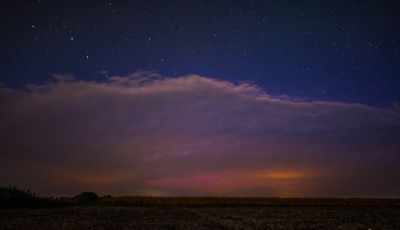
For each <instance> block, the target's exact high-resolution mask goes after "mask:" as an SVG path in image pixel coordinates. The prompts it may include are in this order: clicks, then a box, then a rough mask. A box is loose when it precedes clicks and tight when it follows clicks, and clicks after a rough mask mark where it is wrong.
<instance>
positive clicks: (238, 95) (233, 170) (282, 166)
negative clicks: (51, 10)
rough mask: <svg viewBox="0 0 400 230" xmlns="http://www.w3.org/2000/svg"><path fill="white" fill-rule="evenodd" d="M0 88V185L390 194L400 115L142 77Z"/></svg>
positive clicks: (396, 186)
mask: <svg viewBox="0 0 400 230" xmlns="http://www.w3.org/2000/svg"><path fill="white" fill-rule="evenodd" d="M54 78H55V79H56V81H55V82H47V83H45V84H43V85H33V84H32V85H27V89H26V90H18V89H11V88H7V87H5V86H4V85H3V86H2V88H0V111H1V113H0V140H1V141H0V159H1V160H0V178H1V181H0V182H1V185H11V184H12V185H18V186H21V187H25V188H30V189H32V190H33V191H37V192H39V193H42V194H53V195H54V194H57V195H71V194H76V193H78V192H81V191H84V190H93V191H96V192H99V193H103V194H104V193H111V194H114V195H121V194H125V195H134V194H142V195H143V194H145V195H146V194H147V195H225V196H229V195H231V196H379V197H382V196H385V197H393V196H398V195H399V194H400V182H399V181H400V167H398V165H400V113H399V110H398V109H397V108H389V109H379V108H373V107H369V106H366V105H360V104H347V103H340V102H328V101H300V100H291V99H290V98H289V97H275V96H271V95H269V94H267V93H265V92H264V91H263V90H262V89H260V88H258V87H257V86H254V85H248V84H234V83H231V82H228V81H219V80H216V79H212V78H206V77H202V76H197V75H189V76H183V77H179V78H165V77H161V76H159V75H158V74H156V73H153V72H138V73H134V74H132V75H130V76H126V77H120V76H113V77H109V81H108V82H92V81H82V80H75V78H74V77H73V76H70V75H54Z"/></svg>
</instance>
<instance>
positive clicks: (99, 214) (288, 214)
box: [0, 206, 400, 230]
mask: <svg viewBox="0 0 400 230" xmlns="http://www.w3.org/2000/svg"><path fill="white" fill-rule="evenodd" d="M0 229H277V230H283V229H292V230H294V229H297V230H299V229H307V230H312V229H324V230H329V229H335V230H337V229H346V230H356V229H365V230H368V229H372V230H376V229H385V230H391V229H393V230H395V229H396V230H398V229H400V209H399V208H397V207H193V208H192V207H104V206H82V207H70V208H52V209H11V210H0Z"/></svg>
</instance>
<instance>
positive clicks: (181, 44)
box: [0, 0, 400, 107]
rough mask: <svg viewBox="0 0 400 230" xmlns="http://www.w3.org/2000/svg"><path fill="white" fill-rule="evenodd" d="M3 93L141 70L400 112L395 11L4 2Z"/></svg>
mask: <svg viewBox="0 0 400 230" xmlns="http://www.w3.org/2000/svg"><path fill="white" fill-rule="evenodd" d="M0 4H1V5H0V12H1V23H0V25H1V27H0V30H1V33H2V34H3V36H1V38H0V39H1V41H0V55H1V56H0V69H1V70H2V75H1V79H0V81H1V82H3V83H5V84H6V85H8V86H10V87H21V86H23V85H25V84H27V83H43V82H44V81H48V80H51V79H52V78H51V75H52V74H55V73H57V74H64V73H71V74H73V75H75V76H76V77H77V78H78V79H83V80H95V81H104V80H107V79H106V77H105V75H104V74H99V72H100V71H101V70H107V71H108V72H109V73H108V74H107V76H112V75H120V76H124V75H127V74H129V73H133V72H136V71H138V70H150V71H156V72H158V73H159V74H161V75H163V76H170V77H174V76H177V77H178V76H182V75H187V74H198V75H201V76H205V77H212V78H215V79H218V80H228V81H232V82H242V81H246V82H247V81H248V82H251V83H253V84H256V85H258V86H259V87H261V88H262V89H264V90H265V91H266V92H267V93H268V94H271V95H281V94H286V95H288V96H290V97H292V98H296V97H299V98H302V99H303V100H327V101H340V102H350V103H361V104H367V105H372V106H376V107H391V106H392V105H393V103H394V102H399V101H400V77H399V76H400V60H399V58H400V57H399V55H400V20H399V17H398V14H399V13H400V3H399V1H317V0H315V1H274V0H271V1H151V0H146V1H46V0H37V1H10V0H6V1H1V3H0Z"/></svg>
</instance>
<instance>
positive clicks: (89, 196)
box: [73, 192, 100, 204]
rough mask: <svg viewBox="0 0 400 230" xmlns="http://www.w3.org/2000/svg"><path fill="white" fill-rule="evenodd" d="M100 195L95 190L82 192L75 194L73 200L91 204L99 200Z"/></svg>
mask: <svg viewBox="0 0 400 230" xmlns="http://www.w3.org/2000/svg"><path fill="white" fill-rule="evenodd" d="M99 198H100V197H99V196H98V195H97V194H96V193H94V192H82V193H81V194H79V195H77V196H75V197H74V198H73V200H74V201H75V202H77V203H78V204H91V203H93V202H95V201H96V200H98V199H99Z"/></svg>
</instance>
